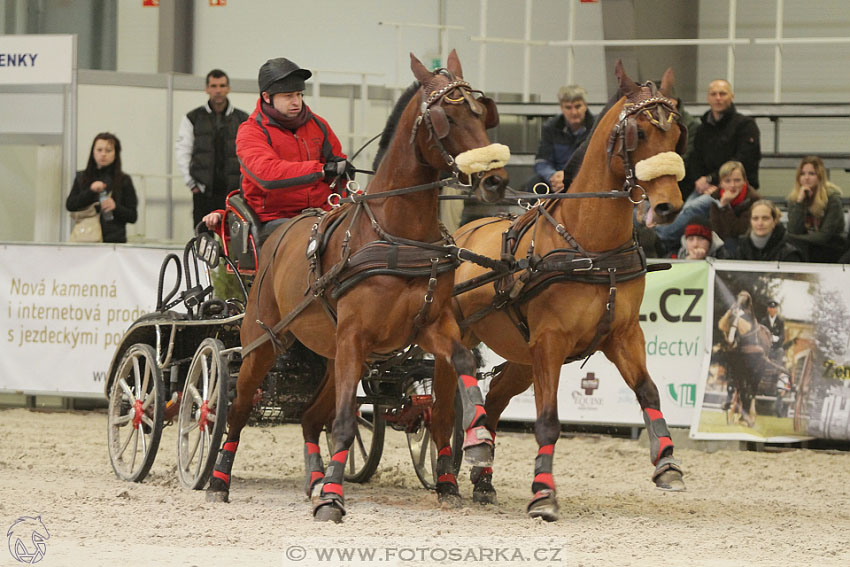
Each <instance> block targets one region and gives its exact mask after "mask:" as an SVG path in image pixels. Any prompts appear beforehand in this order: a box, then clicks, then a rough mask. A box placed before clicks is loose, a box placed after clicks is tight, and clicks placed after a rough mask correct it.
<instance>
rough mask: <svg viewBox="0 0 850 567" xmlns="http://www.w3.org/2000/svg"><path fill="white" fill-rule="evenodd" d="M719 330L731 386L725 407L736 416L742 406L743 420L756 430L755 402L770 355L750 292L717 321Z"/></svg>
mask: <svg viewBox="0 0 850 567" xmlns="http://www.w3.org/2000/svg"><path fill="white" fill-rule="evenodd" d="M717 328H718V329H719V330H720V332H722V333H723V342H722V343H721V351H722V353H723V358H724V360H725V365H726V380H727V381H728V384H729V386H730V388H728V391H729V394H730V399H729V400H727V401H726V404H728V407H726V406H725V405H724V407H726V409H727V411H729V412H730V413H732V414H734V413H736V412H737V406H738V404H740V413H741V421H743V422H744V424H745V425H746V426H747V427H753V426H755V415H754V409H755V404H754V403H753V402H754V401H755V396H756V390H757V389H758V384H759V381H760V380H761V378H762V374H763V373H764V370H765V363H766V360H767V353H768V352H770V344H771V343H770V331H769V330H768V329H767V327H765V326H764V325H762V324H761V323H759V322H758V319H756V316H755V312H754V311H753V298H752V296H751V295H750V293H749V292H748V291H740V292H739V293H738V296H737V298H736V300H735V303H733V304H732V306H731V307H729V309H728V310H727V311H726V313H724V314H723V316H722V317H721V318H720V320H719V321H718V322H717ZM735 397H737V402H738V403H737V404H736V403H735V399H734V398H735Z"/></svg>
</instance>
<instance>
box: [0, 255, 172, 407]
mask: <svg viewBox="0 0 850 567" xmlns="http://www.w3.org/2000/svg"><path fill="white" fill-rule="evenodd" d="M172 250H173V249H161V248H132V247H124V246H110V245H104V244H98V245H88V246H87V245H12V244H7V245H1V246H0V290H2V295H0V298H2V303H1V304H0V391H4V390H5V391H9V392H21V393H27V394H36V393H42V394H44V393H51V394H57V395H58V394H63V395H71V396H87V397H101V396H102V395H103V387H104V385H103V380H104V376H105V375H106V371H107V369H108V367H109V362H110V361H111V360H112V355H113V354H114V352H115V347H116V346H117V345H118V343H119V342H120V340H121V337H122V336H123V334H124V331H125V330H126V329H127V327H129V326H130V324H131V323H132V322H133V321H135V320H136V319H137V318H139V316H141V315H144V314H146V313H150V312H152V311H153V310H154V307H155V304H156V287H157V276H158V275H159V269H160V266H161V265H162V261H163V260H164V259H165V257H166V254H167V252H169V251H172ZM173 275H174V274H173V272H172V276H173ZM166 280H167V281H166V285H167V286H168V285H169V283H168V282H173V279H168V278H166Z"/></svg>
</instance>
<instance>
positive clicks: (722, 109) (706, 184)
mask: <svg viewBox="0 0 850 567" xmlns="http://www.w3.org/2000/svg"><path fill="white" fill-rule="evenodd" d="M734 99H735V93H734V92H732V86H731V85H730V84H729V82H728V81H725V80H723V79H717V80H715V81H712V82H711V84H710V85H709V87H708V97H707V102H708V106H709V107H710V109H709V110H708V112H706V113H705V114H703V116H702V121H701V124H700V125H699V127H698V128H697V131H696V135H695V136H694V148H693V151H692V152H691V154H690V156H689V159H688V162H687V163H686V164H685V178H684V179H683V180H682V183H681V184H680V185H679V187H680V188H681V190H682V197H683V198H684V199H685V205H684V206H683V207H682V210H681V212H680V213H679V216H678V217H677V218H676V220H674V221H673V222H672V223H670V224H668V225H663V226H658V227H656V232H657V233H658V236H659V237H660V238H661V240H662V241H663V242H664V243H665V245H667V246H668V247H674V246H676V245H678V242H679V238H681V236H682V233H683V232H684V230H685V226H686V225H687V224H688V221H689V220H690V219H691V218H693V217H697V216H708V213H709V211H710V210H711V204H712V202H713V201H714V199H715V198H716V197H715V194H716V193H717V192H718V189H717V185H718V183H720V178H719V174H718V170H719V169H720V166H721V165H723V164H724V163H726V162H727V161H730V160H734V161H739V162H741V163H742V164H743V165H744V169H745V170H746V175H747V181H748V183H749V186H750V187H753V188H755V189H758V186H759V160H761V141H760V133H759V128H758V125H757V124H756V121H755V120H753V119H752V118H750V117H749V116H744V115H743V114H741V113H739V112H738V111H737V110H735V104H734V103H733V101H734Z"/></svg>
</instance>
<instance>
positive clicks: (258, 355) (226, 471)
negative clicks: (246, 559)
mask: <svg viewBox="0 0 850 567" xmlns="http://www.w3.org/2000/svg"><path fill="white" fill-rule="evenodd" d="M275 357H276V353H275V351H274V346H273V345H272V343H271V342H267V343H265V344H264V345H262V346H260V347H259V348H257V349H256V350H254V351H253V352H251V353H250V354H249V355H248V356H246V357H245V359H244V360H243V361H242V366H241V367H240V368H239V377H238V378H237V380H236V399H234V400H233V403H232V404H231V405H230V410H228V412H227V439H226V440H225V442H224V445H223V446H222V448H221V450H220V451H219V453H218V457H217V458H216V461H215V468H214V469H213V472H212V477H211V478H210V485H209V487H208V488H207V496H206V499H207V502H227V501H228V500H229V498H230V473H231V470H232V469H233V460H234V459H235V458H236V449H237V447H238V446H239V438H240V435H241V434H242V428H243V427H245V424H246V423H247V422H248V417H249V416H250V415H251V409H252V408H253V405H254V394H255V392H256V391H257V388H259V386H260V384H261V383H262V381H263V378H265V377H266V374H267V373H268V371H269V369H270V368H271V367H272V365H273V364H274V361H275Z"/></svg>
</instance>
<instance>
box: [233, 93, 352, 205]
mask: <svg viewBox="0 0 850 567" xmlns="http://www.w3.org/2000/svg"><path fill="white" fill-rule="evenodd" d="M261 101H262V99H260V100H258V101H257V107H256V108H255V109H254V112H253V114H251V116H249V117H248V120H246V121H245V122H243V123H242V125H241V126H239V132H238V133H237V134H236V155H237V156H238V157H239V163H240V167H241V172H242V194H243V195H244V197H245V201H247V203H248V204H249V205H250V206H251V208H253V209H254V211H255V212H256V213H257V216H258V217H259V218H260V220H261V221H264V222H266V221H270V220H274V219H279V218H289V217H294V216H296V215H298V214H299V213H300V212H301V211H303V210H304V209H307V208H311V207H316V208H322V209H325V210H328V209H330V206H329V205H328V195H330V194H331V193H333V191H332V190H331V189H330V187H329V186H328V183H327V182H326V181H325V180H324V174H323V172H322V168H323V167H324V164H325V162H326V161H327V158H328V157H330V156H331V155H334V156H339V157H345V154H344V153H342V146H341V145H340V143H339V139H338V138H337V137H336V134H334V132H333V130H331V127H330V126H328V123H327V122H325V120H324V119H322V118H320V117H318V116H316V115H313V118H311V119H309V120H308V121H307V122H306V123H305V124H304V125H303V126H301V127H300V128H298V130H296V131H295V132H294V133H293V132H292V131H291V130H288V129H286V128H283V127H281V126H279V125H278V123H277V122H275V120H274V119H272V118H270V117H269V116H267V115H266V114H265V113H264V112H263V111H262V107H261V104H260V102H261ZM320 124H321V126H320ZM322 126H324V130H325V131H324V132H323V131H322ZM325 132H327V135H326V134H325ZM340 189H341V188H340Z"/></svg>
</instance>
